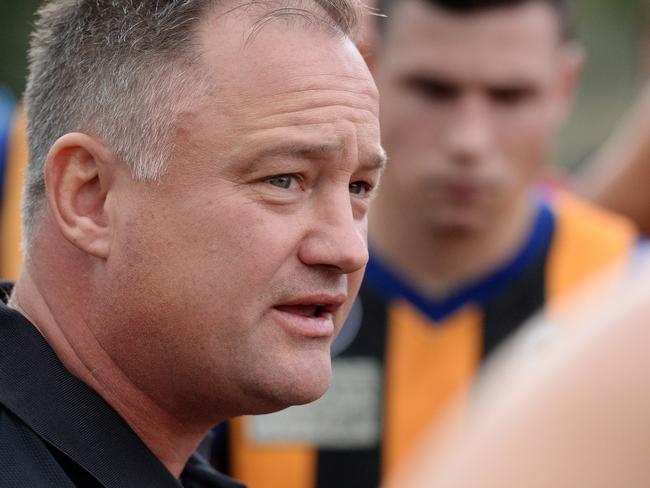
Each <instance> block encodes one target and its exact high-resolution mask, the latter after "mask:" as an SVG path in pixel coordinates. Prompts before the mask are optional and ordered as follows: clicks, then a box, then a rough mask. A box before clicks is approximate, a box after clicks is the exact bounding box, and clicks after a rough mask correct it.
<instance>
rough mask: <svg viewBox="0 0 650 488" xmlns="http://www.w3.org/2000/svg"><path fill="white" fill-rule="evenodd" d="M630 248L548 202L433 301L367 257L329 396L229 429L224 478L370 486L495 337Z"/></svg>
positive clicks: (565, 206) (621, 229) (599, 217)
mask: <svg viewBox="0 0 650 488" xmlns="http://www.w3.org/2000/svg"><path fill="white" fill-rule="evenodd" d="M636 242H637V234H636V232H635V230H634V228H633V226H632V225H631V224H630V223H628V221H626V220H624V219H622V218H619V217H617V216H614V215H612V214H610V213H607V212H604V211H601V210H598V209H595V208H594V207H592V206H590V205H588V204H585V203H583V202H581V201H578V200H576V199H574V198H573V197H571V196H569V195H566V194H563V193H558V194H556V195H554V196H553V197H552V198H550V199H549V200H548V201H547V202H545V203H540V204H539V206H538V210H537V215H536V218H535V221H534V223H533V225H532V228H531V230H530V233H529V235H528V237H527V239H526V242H524V243H523V245H522V246H521V248H520V249H519V251H518V253H517V254H516V255H515V256H513V257H512V259H511V260H510V261H509V262H507V263H505V264H504V265H503V266H501V267H500V268H499V269H497V270H495V271H494V272H493V273H491V274H490V275H489V276H486V277H484V278H482V279H480V280H478V281H477V282H475V283H472V284H469V285H468V286H466V287H464V288H463V289H462V290H457V291H456V292H454V293H452V294H450V295H449V296H447V297H446V298H445V299H443V300H433V299H431V298H428V297H426V296H423V295H422V294H421V293H419V292H418V291H417V290H416V289H414V288H413V287H412V286H411V285H410V284H409V283H408V282H407V280H405V279H404V278H403V277H401V276H400V275H399V273H398V272H397V271H396V270H394V269H391V267H390V265H389V264H388V263H383V262H380V261H379V260H378V259H377V258H376V257H373V258H372V259H371V261H370V263H369V265H368V268H367V272H366V279H365V281H364V285H363V287H362V290H361V293H360V296H359V299H358V300H357V303H356V304H355V307H354V308H353V311H352V313H351V315H350V318H349V319H348V321H347V322H346V325H345V326H344V328H343V331H342V332H341V335H340V336H339V338H338V339H337V341H336V343H335V344H334V347H333V349H334V351H333V352H334V353H336V356H335V357H334V359H333V362H332V363H333V371H334V375H333V382H332V387H331V389H330V391H328V393H326V394H325V395H324V397H323V398H322V399H320V400H318V401H317V402H315V403H314V404H311V405H307V406H301V407H292V408H289V409H287V410H285V411H283V412H278V413H275V414H270V415H262V416H255V417H244V418H240V419H236V420H235V421H233V422H231V423H230V425H229V441H228V442H229V447H230V448H229V460H228V461H229V464H230V471H231V474H232V475H233V476H235V477H236V478H239V479H241V480H243V481H244V482H246V483H247V484H248V485H249V486H250V488H271V487H282V488H314V487H316V488H324V487H331V488H334V487H336V488H347V487H350V488H352V487H354V488H362V487H376V486H378V484H379V482H380V480H381V479H382V478H383V476H384V475H386V474H387V473H389V472H392V471H393V469H394V468H395V467H396V466H397V465H398V464H399V463H400V462H401V461H402V459H403V458H404V455H405V454H407V453H408V451H409V450H410V448H411V447H412V446H413V445H414V443H415V442H416V441H417V440H418V438H419V437H420V435H421V434H422V432H423V430H424V429H425V428H426V427H427V426H429V425H430V424H431V423H432V421H434V420H435V419H436V418H438V416H440V415H441V414H442V412H443V410H445V409H446V407H447V406H448V405H449V403H450V402H451V400H452V399H454V398H456V397H457V396H458V395H459V394H460V393H462V392H463V391H464V390H465V389H466V388H467V387H468V386H469V384H470V382H471V380H472V378H473V376H474V373H475V372H476V370H477V368H478V367H479V365H480V364H481V363H482V361H483V359H484V358H485V357H486V356H487V355H488V354H489V353H490V352H491V351H492V350H493V349H494V348H495V347H496V346H497V345H499V344H500V343H501V342H502V341H503V339H504V338H505V337H506V336H508V335H510V334H511V333H512V332H513V331H514V330H516V329H517V328H518V327H519V325H520V324H521V323H522V322H523V321H525V320H526V319H527V318H529V317H530V316H531V315H532V314H534V313H535V312H537V311H538V310H539V309H540V308H542V307H550V306H552V304H553V302H554V301H555V300H556V298H557V297H560V296H562V295H564V294H565V293H567V292H569V291H570V290H571V289H573V288H575V287H576V286H577V285H579V284H580V283H581V282H583V281H585V280H586V278H588V277H589V276H590V275H592V274H594V273H595V271H597V270H599V269H600V268H602V267H604V266H605V265H607V264H609V263H613V262H614V261H615V260H616V259H617V258H621V259H623V258H624V257H625V256H626V255H627V254H628V251H630V250H632V249H633V248H634V247H635V244H636Z"/></svg>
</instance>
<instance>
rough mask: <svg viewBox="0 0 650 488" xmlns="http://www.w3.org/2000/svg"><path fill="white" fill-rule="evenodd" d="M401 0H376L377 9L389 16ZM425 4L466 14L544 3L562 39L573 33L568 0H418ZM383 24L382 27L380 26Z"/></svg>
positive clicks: (383, 21) (572, 20) (384, 21)
mask: <svg viewBox="0 0 650 488" xmlns="http://www.w3.org/2000/svg"><path fill="white" fill-rule="evenodd" d="M400 1H402V0H378V5H377V6H378V7H379V11H380V13H382V14H385V15H387V16H390V11H391V10H392V9H393V8H394V7H395V6H396V5H397V4H399V2H400ZM419 1H422V2H424V3H426V4H429V5H432V6H436V7H439V8H442V9H444V10H448V11H450V12H453V13H456V14H459V15H467V14H473V13H476V12H481V11H484V10H491V9H496V8H508V7H515V6H517V5H522V4H526V3H531V2H540V3H545V4H547V5H549V6H550V7H552V8H553V9H554V10H555V11H556V12H557V15H558V19H559V21H560V34H561V36H562V39H565V40H566V39H571V38H572V37H573V35H574V19H573V14H572V11H571V8H570V5H569V2H570V0H419ZM386 22H387V19H382V18H380V20H379V27H380V30H381V29H382V28H385V26H384V24H385V23H386ZM382 26H384V27H382Z"/></svg>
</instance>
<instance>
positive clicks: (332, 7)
mask: <svg viewBox="0 0 650 488" xmlns="http://www.w3.org/2000/svg"><path fill="white" fill-rule="evenodd" d="M225 1H226V0H166V1H165V0H50V1H49V2H47V3H46V4H45V5H44V6H43V7H41V8H40V9H39V11H38V14H37V16H38V18H37V21H36V27H35V31H34V33H33V35H32V44H31V49H30V52H29V76H28V80H27V89H26V92H25V107H26V116H27V132H28V142H29V153H30V155H29V163H28V167H27V174H26V176H25V191H24V194H23V227H24V229H25V239H26V241H25V242H29V239H30V235H31V234H32V232H33V229H34V226H35V221H36V215H37V213H38V211H39V209H40V208H41V207H42V205H43V202H44V195H45V178H44V164H45V159H46V157H47V154H48V152H49V150H50V148H51V147H52V145H53V144H54V142H56V140H57V139H58V138H59V137H61V136H63V135H64V134H66V133H69V132H84V133H87V134H91V135H93V136H95V137H97V138H99V139H100V140H102V141H103V143H104V144H106V145H107V146H108V147H110V148H111V150H112V151H113V152H114V154H115V155H116V156H117V157H118V158H119V159H120V160H122V161H124V162H125V163H126V164H127V165H128V166H129V167H130V169H131V172H132V175H133V178H134V179H138V180H143V181H155V180H157V179H159V178H160V177H162V176H163V175H164V173H165V170H166V164H167V160H168V158H169V155H170V154H171V153H172V152H173V149H174V137H173V134H174V130H175V126H176V123H177V118H178V115H179V114H180V113H182V111H183V110H184V109H186V108H189V106H190V105H191V103H192V101H193V100H196V98H197V93H201V90H203V92H205V91H206V90H207V89H209V87H208V82H207V74H206V73H203V74H202V71H201V67H200V65H199V57H200V52H199V49H198V48H197V46H196V45H195V42H196V36H195V32H196V29H197V25H198V23H199V22H200V20H201V19H202V18H203V16H204V15H205V14H206V12H207V11H208V10H209V9H210V8H213V7H214V6H216V5H219V4H220V3H224V2H225ZM354 2H355V0H266V1H260V0H252V1H243V2H241V3H240V4H239V5H236V4H233V6H234V7H235V8H239V7H244V6H255V7H261V8H262V9H263V15H261V16H260V19H259V20H258V22H257V23H256V25H257V26H259V25H261V24H263V23H264V22H266V21H267V20H269V19H271V18H274V17H278V16H283V15H292V14H296V13H297V14H298V15H299V16H306V15H311V17H312V18H313V19H316V18H318V19H319V20H321V21H325V22H327V23H328V25H329V26H330V27H332V28H333V29H335V30H336V31H337V32H340V33H341V34H342V35H344V36H348V37H352V36H353V35H354V33H355V32H356V28H357V25H358V17H359V11H358V6H357V5H356V4H355V3H354ZM229 5H230V4H229ZM323 14H324V15H323ZM316 15H318V17H316ZM25 247H26V246H25Z"/></svg>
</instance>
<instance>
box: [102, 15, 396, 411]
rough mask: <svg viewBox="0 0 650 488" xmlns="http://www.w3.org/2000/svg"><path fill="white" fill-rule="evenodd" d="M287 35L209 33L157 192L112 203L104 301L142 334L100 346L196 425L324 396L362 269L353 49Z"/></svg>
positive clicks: (150, 188)
mask: <svg viewBox="0 0 650 488" xmlns="http://www.w3.org/2000/svg"><path fill="white" fill-rule="evenodd" d="M295 24H296V25H294V23H293V22H283V21H282V20H279V21H275V22H270V23H268V24H266V25H265V26H264V27H263V28H261V29H259V30H257V31H256V33H255V35H254V36H251V37H248V35H249V34H250V31H249V30H246V29H245V28H244V26H243V23H242V22H241V21H237V19H236V17H234V20H232V21H230V20H228V16H223V17H222V18H220V19H216V18H215V19H214V25H213V24H209V23H206V25H205V29H204V30H203V31H202V32H201V34H200V36H201V37H200V39H201V50H202V53H203V62H204V63H205V65H206V66H207V68H208V69H209V70H210V72H211V73H214V91H213V93H212V94H211V95H210V96H208V97H206V98H205V99H204V100H203V101H202V103H201V104H199V105H200V106H199V107H198V109H197V110H194V111H192V112H190V113H187V114H184V117H183V119H184V120H183V124H182V126H181V127H179V133H178V146H177V150H176V152H175V155H174V156H173V158H172V161H171V162H170V166H169V171H168V173H167V174H166V175H165V176H164V177H163V179H162V181H161V183H160V184H149V183H137V182H131V181H129V180H126V179H125V181H124V183H123V186H122V187H121V188H122V190H121V191H122V195H121V196H120V201H119V202H118V205H119V206H120V207H121V208H120V213H119V214H120V215H122V216H123V217H122V222H123V223H122V227H121V228H120V227H118V229H117V231H116V232H117V237H116V239H117V240H120V241H122V246H121V249H123V250H124V251H123V256H121V258H118V259H117V260H116V261H115V263H114V266H116V267H117V268H118V271H117V272H116V276H117V277H116V283H115V287H116V288H117V289H115V290H113V292H112V293H114V294H115V295H116V296H117V297H118V299H116V302H115V311H116V313H119V314H120V316H122V317H124V318H125V323H130V324H131V327H132V326H133V324H134V323H136V324H138V327H137V328H136V329H133V330H132V332H131V333H130V334H131V336H132V338H131V340H130V341H129V342H128V343H124V342H123V343H121V344H119V343H117V344H112V343H110V341H111V337H120V336H122V337H123V336H124V334H129V332H124V334H121V335H117V334H113V335H108V334H107V335H106V337H103V336H102V337H101V340H102V341H106V342H107V343H105V344H104V346H105V347H106V348H110V350H111V351H112V354H113V355H114V356H119V363H120V364H121V365H122V367H123V369H124V370H125V372H126V373H127V375H128V377H129V378H131V379H134V378H135V379H136V381H139V383H140V384H139V385H138V386H140V387H141V388H142V389H143V390H144V391H146V392H148V393H149V394H151V395H152V396H154V397H155V399H156V400H157V401H158V402H160V403H162V404H163V405H164V404H169V405H170V408H171V409H174V408H177V407H178V406H179V405H181V406H184V408H185V409H186V410H187V405H188V402H189V403H190V404H193V409H192V410H191V411H189V412H187V413H188V414H191V415H194V416H198V415H201V413H205V414H206V415H208V416H209V415H210V413H209V412H210V409H214V408H215V407H216V408H219V409H221V410H220V413H222V414H225V415H239V414H242V413H260V412H268V411H272V410H277V409H280V408H284V407H286V406H289V405H291V404H297V403H304V402H308V401H312V400H315V399H316V398H318V397H319V396H320V395H322V393H323V392H324V391H325V389H326V388H327V386H328V385H329V381H330V345H331V342H332V340H333V338H334V337H335V335H336V333H337V332H338V330H339V328H340V327H341V325H342V324H343V321H344V319H345V317H346V315H347V312H348V310H349V309H350V307H351V305H352V302H353V300H354V297H355V295H356V293H357V291H358V288H359V285H360V283H361V279H362V275H363V269H364V266H365V264H366V261H367V257H368V255H367V241H366V229H367V218H366V213H367V209H368V204H369V199H370V194H371V193H372V190H373V188H374V187H375V186H376V185H377V184H378V180H379V176H380V173H381V166H382V164H383V157H384V156H383V150H382V149H381V147H380V144H379V124H378V115H377V113H378V95H377V90H376V88H375V85H374V82H373V80H372V78H371V76H370V73H369V71H368V69H367V68H366V66H365V63H364V62H363V60H362V58H361V56H360V54H359V52H358V51H357V50H356V48H355V47H354V45H353V44H352V43H351V42H350V41H349V40H347V39H343V38H341V37H339V36H336V35H334V34H332V33H329V32H324V29H323V30H319V29H317V28H306V27H303V26H301V25H300V23H299V22H295ZM288 26H289V27H288ZM125 263H128V266H127V265H126V264H125ZM99 334H102V332H101V331H100V332H99Z"/></svg>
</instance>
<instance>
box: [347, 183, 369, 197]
mask: <svg viewBox="0 0 650 488" xmlns="http://www.w3.org/2000/svg"><path fill="white" fill-rule="evenodd" d="M371 190H372V186H370V184H368V183H366V182H365V181H355V182H354V183H350V193H352V194H353V195H368V194H369V193H370V191H371Z"/></svg>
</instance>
